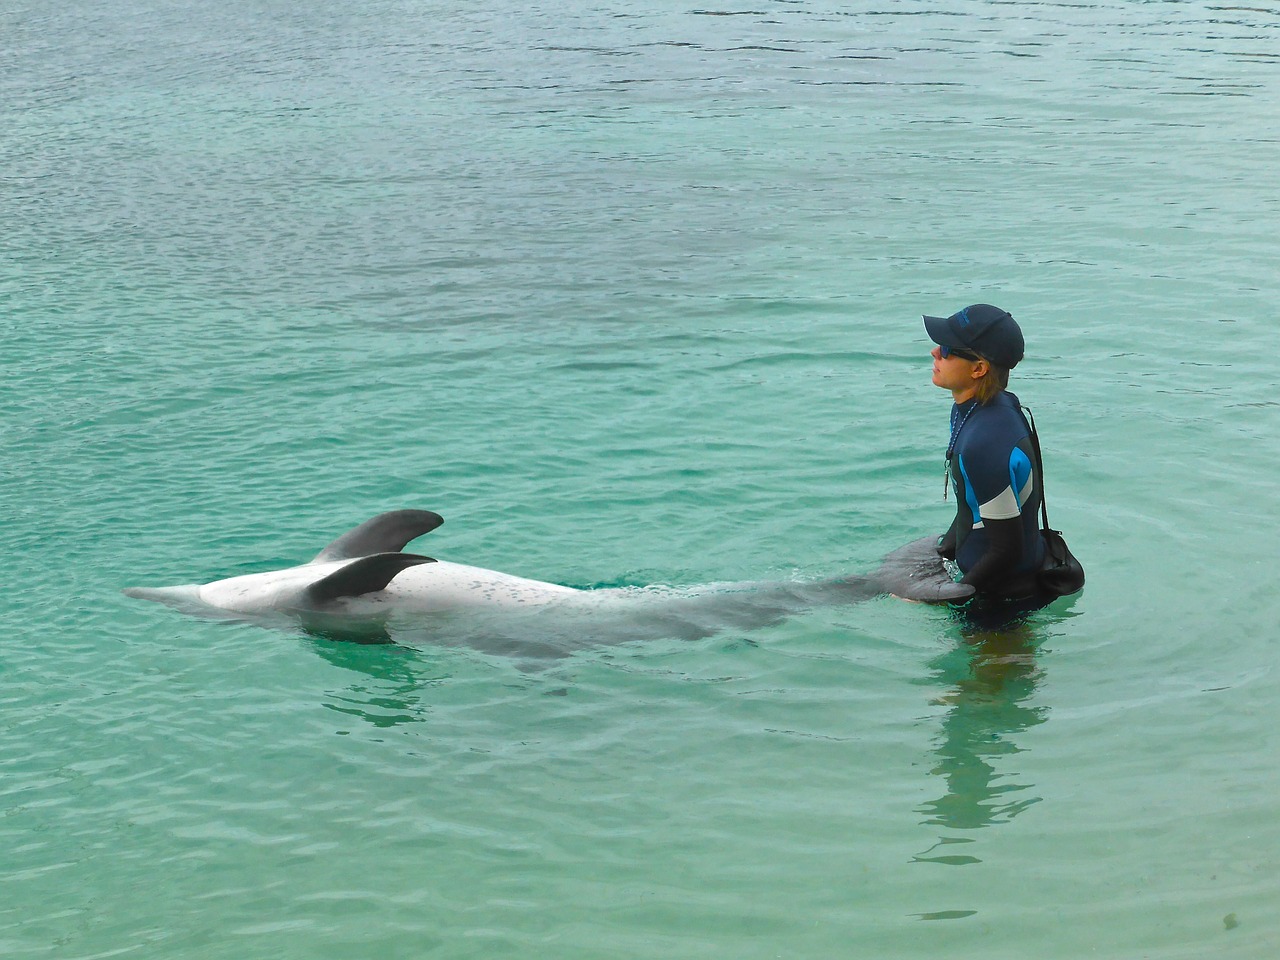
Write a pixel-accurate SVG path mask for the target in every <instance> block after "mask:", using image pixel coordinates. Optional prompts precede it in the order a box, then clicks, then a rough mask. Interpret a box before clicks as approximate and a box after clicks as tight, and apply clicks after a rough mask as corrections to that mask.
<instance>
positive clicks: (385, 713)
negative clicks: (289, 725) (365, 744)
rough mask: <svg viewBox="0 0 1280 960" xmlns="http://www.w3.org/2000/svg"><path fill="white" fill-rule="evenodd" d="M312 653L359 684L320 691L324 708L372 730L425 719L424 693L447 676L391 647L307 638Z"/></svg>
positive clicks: (409, 652)
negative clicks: (355, 677)
mask: <svg viewBox="0 0 1280 960" xmlns="http://www.w3.org/2000/svg"><path fill="white" fill-rule="evenodd" d="M310 642H311V644H312V646H313V648H314V649H315V651H316V653H318V654H320V656H321V657H323V658H324V659H325V660H327V661H329V663H331V664H333V665H334V666H335V667H341V668H342V669H344V670H350V671H353V672H355V673H358V674H360V675H361V677H362V679H360V680H359V681H357V682H355V683H352V684H350V685H349V686H347V687H346V688H344V689H340V690H329V691H326V698H325V702H324V706H325V707H327V708H328V709H330V710H333V711H335V712H337V713H344V714H347V715H348V716H352V717H357V718H359V719H361V720H364V721H366V722H368V723H371V724H373V725H374V726H375V727H395V726H399V725H400V724H404V723H419V722H421V721H423V720H426V719H427V716H428V714H429V712H430V704H429V703H428V701H427V699H426V696H425V695H426V693H427V691H429V690H430V689H431V688H433V687H435V686H437V685H438V684H440V683H443V682H444V681H445V680H447V679H448V677H447V676H446V675H444V674H442V673H440V672H439V670H438V669H436V668H434V666H433V664H432V663H430V662H429V661H428V660H427V659H426V657H424V656H423V655H422V654H421V653H420V652H419V651H417V650H414V649H411V648H409V647H401V646H396V645H392V644H378V645H365V644H353V643H348V642H343V641H340V640H330V639H325V638H310Z"/></svg>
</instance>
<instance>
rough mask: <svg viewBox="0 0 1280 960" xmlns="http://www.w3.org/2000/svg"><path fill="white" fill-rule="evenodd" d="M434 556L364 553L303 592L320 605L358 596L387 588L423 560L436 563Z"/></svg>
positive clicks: (308, 598)
mask: <svg viewBox="0 0 1280 960" xmlns="http://www.w3.org/2000/svg"><path fill="white" fill-rule="evenodd" d="M435 562H436V561H435V560H434V559H433V558H431V557H420V556H418V555H417V554H413V553H375V554H373V555H372V556H369V557H361V558H360V559H358V560H356V561H355V562H353V563H349V564H347V565H346V566H345V567H343V568H342V569H341V570H336V571H334V572H333V573H331V574H329V576H327V577H325V578H324V579H323V580H317V581H316V582H315V583H313V584H311V585H310V586H309V587H307V589H306V590H305V591H304V592H303V596H304V597H305V598H306V599H307V601H308V602H309V603H312V604H316V605H320V604H325V603H328V602H330V601H332V600H340V599H342V598H343V597H358V596H360V595H362V594H365V593H373V592H374V591H375V590H385V589H386V586H387V584H389V583H390V582H391V581H392V580H393V579H395V576H396V574H398V573H399V572H400V571H401V570H405V569H407V568H409V567H416V566H417V565H418V564H420V563H435Z"/></svg>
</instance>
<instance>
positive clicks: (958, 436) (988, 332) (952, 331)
mask: <svg viewBox="0 0 1280 960" xmlns="http://www.w3.org/2000/svg"><path fill="white" fill-rule="evenodd" d="M924 326H925V330H926V331H927V332H928V334H929V337H930V338H931V339H932V340H933V342H934V343H936V344H937V346H935V347H934V348H933V354H932V355H933V382H934V383H935V384H936V385H937V386H939V387H941V388H942V389H944V390H950V391H951V397H952V399H953V400H954V402H955V403H954V406H952V408H951V437H950V442H949V443H948V444H947V467H946V477H945V483H946V484H947V485H948V486H950V487H951V488H952V489H954V490H955V496H956V516H955V520H953V521H952V523H951V528H950V529H949V530H948V531H947V532H946V533H945V534H944V535H943V536H942V538H941V539H940V540H939V542H938V553H940V554H941V555H942V556H943V557H944V558H946V559H947V560H950V561H954V563H955V565H956V567H958V568H959V572H960V573H961V574H962V576H961V579H960V582H961V583H966V584H969V585H971V586H972V587H973V588H974V590H975V592H976V596H977V600H978V603H979V605H981V606H984V607H1006V606H1008V607H1010V608H1016V609H1017V610H1030V609H1035V608H1036V607H1040V606H1043V605H1044V604H1045V603H1047V602H1049V600H1051V599H1052V597H1049V596H1047V595H1045V594H1043V593H1042V592H1041V590H1040V588H1039V587H1038V585H1037V583H1036V571H1038V570H1039V569H1040V566H1041V564H1042V563H1043V561H1044V544H1043V542H1042V540H1041V538H1040V525H1039V521H1038V517H1037V513H1038V511H1039V509H1040V497H1041V486H1040V471H1039V468H1038V466H1037V464H1036V455H1035V452H1034V449H1033V447H1032V443H1031V431H1030V429H1029V428H1028V426H1027V421H1026V420H1025V418H1024V417H1023V415H1022V412H1021V410H1020V409H1019V404H1018V398H1017V397H1015V396H1014V395H1013V394H1011V393H1009V392H1008V390H1007V389H1006V387H1007V386H1008V384H1009V371H1010V370H1011V369H1013V367H1015V366H1017V364H1018V361H1019V360H1021V359H1022V355H1023V350H1024V342H1023V339H1022V330H1021V329H1019V327H1018V324H1017V323H1016V322H1015V321H1014V319H1013V317H1011V316H1010V315H1009V313H1008V312H1007V311H1005V310H1001V309H999V308H998V307H993V306H991V304H989V303H975V304H973V305H972V306H969V307H965V308H964V309H963V310H961V311H960V312H959V313H956V314H953V315H952V316H950V317H947V318H945V319H943V318H941V317H925V318H924ZM943 495H944V496H946V486H944V488H943Z"/></svg>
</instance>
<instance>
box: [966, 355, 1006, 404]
mask: <svg viewBox="0 0 1280 960" xmlns="http://www.w3.org/2000/svg"><path fill="white" fill-rule="evenodd" d="M987 368H988V369H987V375H986V376H985V377H983V378H982V379H981V380H979V381H978V392H977V393H976V394H974V396H976V397H977V398H978V403H980V404H982V405H983V406H986V405H987V404H988V403H990V402H991V401H992V400H994V399H995V398H996V395H997V394H998V393H999V392H1000V391H1001V390H1007V389H1008V387H1009V368H1008V367H997V366H996V365H995V364H994V363H992V362H991V361H990V360H988V361H987Z"/></svg>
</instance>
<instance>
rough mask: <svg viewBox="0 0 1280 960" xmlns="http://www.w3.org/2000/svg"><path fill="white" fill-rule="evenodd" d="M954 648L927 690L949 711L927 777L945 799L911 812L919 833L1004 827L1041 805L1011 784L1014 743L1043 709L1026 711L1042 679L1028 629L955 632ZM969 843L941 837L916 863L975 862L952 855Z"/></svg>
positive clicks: (939, 661) (1015, 779)
mask: <svg viewBox="0 0 1280 960" xmlns="http://www.w3.org/2000/svg"><path fill="white" fill-rule="evenodd" d="M961 635H962V641H961V643H960V644H959V645H958V646H957V647H956V648H954V649H952V650H949V651H947V652H946V653H945V654H943V655H941V656H939V657H937V658H936V659H935V660H934V661H933V662H932V663H931V664H930V666H931V667H932V668H933V670H934V671H935V672H934V674H933V675H932V676H931V677H930V678H929V681H928V682H929V683H931V684H942V685H944V686H946V687H947V688H948V689H947V692H946V693H944V694H942V695H941V696H939V697H938V698H937V699H936V700H935V702H937V703H944V704H946V705H947V706H948V707H949V709H948V711H947V714H946V716H945V717H944V718H943V721H942V729H941V731H940V732H939V735H938V738H937V742H936V747H935V750H934V752H935V754H936V756H937V763H936V764H935V765H934V766H933V768H932V769H931V770H930V772H931V773H933V774H934V775H936V776H938V777H940V778H942V780H943V782H944V783H945V785H946V791H945V792H944V793H943V794H942V796H940V797H938V798H937V799H936V800H931V801H929V802H928V803H926V804H924V805H923V806H922V807H920V808H918V812H919V813H923V814H925V816H926V819H925V820H924V821H922V822H923V823H924V824H925V825H927V826H935V827H945V828H948V829H949V830H960V831H970V830H978V829H980V828H983V827H990V826H994V825H996V824H1000V823H1006V822H1008V821H1009V820H1012V819H1013V818H1014V817H1016V816H1017V815H1018V814H1020V813H1022V812H1023V811H1024V810H1026V809H1027V808H1028V807H1030V806H1032V805H1033V804H1036V803H1038V802H1039V801H1040V800H1041V799H1042V798H1041V797H1039V796H1036V795H1035V794H1034V793H1033V792H1032V791H1033V789H1034V785H1033V784H1029V783H1027V782H1025V781H1023V780H1021V779H1019V774H1018V771H1017V769H1016V767H1015V758H1016V756H1017V754H1019V753H1021V748H1020V747H1019V746H1018V744H1017V742H1016V736H1017V735H1018V734H1019V733H1022V732H1023V731H1025V730H1027V729H1029V728H1031V727H1034V726H1036V725H1038V724H1041V723H1044V721H1045V719H1046V717H1047V714H1048V708H1047V707H1044V706H1035V705H1033V696H1034V694H1035V691H1036V686H1037V684H1038V683H1039V681H1040V678H1041V676H1042V674H1041V670H1040V667H1039V664H1038V663H1037V662H1036V647H1037V643H1038V639H1039V638H1038V636H1037V633H1036V627H1035V624H1034V623H1026V622H1024V623H1016V624H1012V625H1009V626H1007V627H1005V628H1002V629H998V630H984V629H981V628H978V627H975V626H973V625H969V624H964V625H962V626H961ZM974 839H975V838H973V837H965V836H953V835H946V836H943V837H940V838H939V841H938V843H936V844H935V845H934V846H933V847H931V848H929V849H928V850H926V851H924V852H923V853H921V854H919V855H917V856H916V857H915V858H914V859H915V861H916V862H924V863H943V864H948V865H952V866H962V865H965V864H970V863H977V862H979V858H977V857H975V856H972V855H970V854H968V853H963V852H960V851H959V850H954V849H953V848H954V847H955V845H958V844H969V843H972V842H973V841H974Z"/></svg>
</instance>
